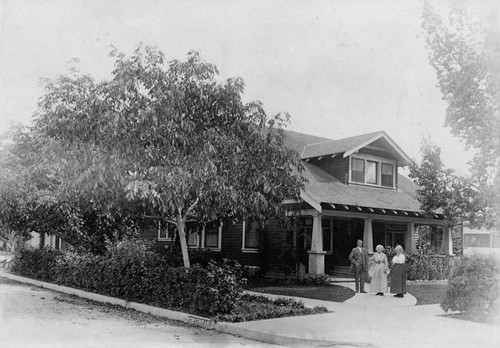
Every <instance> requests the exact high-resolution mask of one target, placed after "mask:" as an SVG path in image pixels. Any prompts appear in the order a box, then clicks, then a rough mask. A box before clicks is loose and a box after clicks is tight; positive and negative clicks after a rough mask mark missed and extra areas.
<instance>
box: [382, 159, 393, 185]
mask: <svg viewBox="0 0 500 348" xmlns="http://www.w3.org/2000/svg"><path fill="white" fill-rule="evenodd" d="M382 186H386V187H393V186H394V166H393V165H392V164H389V163H382Z"/></svg>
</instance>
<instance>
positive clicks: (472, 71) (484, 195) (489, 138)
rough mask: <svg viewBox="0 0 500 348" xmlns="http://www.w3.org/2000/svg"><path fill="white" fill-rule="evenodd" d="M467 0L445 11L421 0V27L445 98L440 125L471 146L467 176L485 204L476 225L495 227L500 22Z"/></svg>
mask: <svg viewBox="0 0 500 348" xmlns="http://www.w3.org/2000/svg"><path fill="white" fill-rule="evenodd" d="M473 5H474V4H473V3H472V2H467V1H453V2H452V3H451V5H450V10H449V15H448V16H447V17H443V16H441V15H439V14H438V13H437V12H436V11H435V10H434V9H433V8H432V7H431V6H430V5H428V4H426V6H425V8H424V12H423V23H422V27H423V29H424V32H425V36H426V41H427V48H428V52H429V60H430V63H431V65H432V66H433V67H434V69H435V70H436V73H437V78H438V83H439V87H440V88H441V92H442V93H443V99H444V100H445V101H446V102H447V104H448V107H447V110H446V121H445V126H449V127H450V128H451V132H452V134H453V135H455V136H458V137H460V138H461V139H463V140H464V141H465V145H466V146H467V147H468V148H470V149H474V150H475V155H474V158H473V160H472V162H471V164H472V165H471V177H470V178H469V180H470V181H471V182H473V183H474V186H476V187H478V188H479V190H480V192H479V195H480V198H479V200H480V201H482V202H483V204H485V206H484V208H485V209H484V216H483V218H482V219H476V222H477V224H478V225H485V226H487V227H491V226H493V225H496V226H497V228H498V227H500V220H499V219H500V216H499V211H500V192H499V191H500V190H499V187H500V177H499V170H498V169H499V165H500V111H499V107H500V49H499V47H500V24H499V23H500V22H499V18H498V13H496V12H495V11H493V9H491V10H492V11H489V12H488V13H485V12H481V11H479V10H478V9H477V8H474V6H473Z"/></svg>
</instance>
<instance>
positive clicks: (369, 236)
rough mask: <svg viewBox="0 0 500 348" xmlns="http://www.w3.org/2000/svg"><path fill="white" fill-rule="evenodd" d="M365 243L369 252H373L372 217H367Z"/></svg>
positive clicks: (364, 232) (364, 234)
mask: <svg viewBox="0 0 500 348" xmlns="http://www.w3.org/2000/svg"><path fill="white" fill-rule="evenodd" d="M363 244H364V247H365V249H366V250H367V251H368V254H373V230H372V219H365V227H364V231H363Z"/></svg>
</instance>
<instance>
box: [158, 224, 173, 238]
mask: <svg viewBox="0 0 500 348" xmlns="http://www.w3.org/2000/svg"><path fill="white" fill-rule="evenodd" d="M165 226H166V228H163V229H162V222H161V220H158V241H160V242H173V241H174V240H175V233H174V234H173V236H171V237H169V232H170V230H169V227H170V224H169V223H167V222H165ZM163 231H165V236H164V237H163V236H162V232H163Z"/></svg>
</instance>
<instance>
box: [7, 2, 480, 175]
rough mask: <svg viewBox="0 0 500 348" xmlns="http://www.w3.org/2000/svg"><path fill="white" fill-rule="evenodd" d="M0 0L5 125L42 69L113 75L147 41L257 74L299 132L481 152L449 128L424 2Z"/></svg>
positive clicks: (31, 100) (22, 113) (230, 70)
mask: <svg viewBox="0 0 500 348" xmlns="http://www.w3.org/2000/svg"><path fill="white" fill-rule="evenodd" d="M443 1H444V0H443ZM0 3H1V7H0V16H1V17H0V20H1V26H0V30H1V31H0V68H1V80H0V133H1V132H2V131H5V129H7V127H8V125H9V124H10V123H11V122H17V121H18V122H23V123H27V122H29V121H30V119H31V116H32V114H33V112H34V110H35V108H36V102H37V100H38V98H39V97H40V96H41V95H42V92H43V91H42V88H41V86H40V83H39V80H40V78H42V77H48V78H54V77H55V76H57V75H58V74H61V73H64V72H65V66H66V63H67V62H68V61H69V60H70V59H71V58H73V57H78V58H79V59H80V60H81V70H82V71H83V72H88V73H90V74H92V75H93V76H94V77H96V78H98V79H101V78H106V77H107V76H109V74H110V72H111V70H112V63H113V61H112V60H111V59H110V58H109V57H108V53H109V51H110V49H111V48H110V47H111V45H114V46H116V47H117V48H118V49H119V50H121V51H124V52H126V53H128V52H131V51H132V50H133V48H134V47H135V46H136V45H137V43H138V42H140V41H142V42H143V43H144V44H148V45H155V46H158V47H159V48H160V49H161V50H162V51H163V52H164V53H165V54H166V56H167V59H172V58H177V59H184V58H185V57H186V53H187V52H188V51H189V50H192V49H194V50H198V51H200V53H201V56H202V59H204V60H206V61H209V62H212V63H215V64H216V65H217V67H218V68H219V71H220V72H221V76H222V77H223V78H227V77H234V76H240V77H242V78H243V79H244V80H245V83H246V92H245V96H244V98H245V100H246V101H250V100H260V101H262V102H263V103H264V107H265V109H266V111H267V113H268V114H275V113H277V112H280V111H287V112H289V113H290V114H291V117H292V124H291V126H290V127H289V128H288V129H290V130H294V131H298V132H304V133H309V134H313V135H318V136H324V137H328V138H333V139H335V138H342V137H347V136H351V135H357V134H362V133H367V132H372V131H378V130H385V131H386V132H387V133H388V134H389V136H391V137H392V138H393V139H394V140H395V141H396V142H397V143H398V144H399V145H400V146H401V147H402V148H403V150H404V151H406V152H407V153H408V154H409V155H410V156H411V157H415V158H418V151H419V145H420V140H421V136H422V134H423V133H427V134H430V135H431V138H432V140H433V141H434V142H435V143H436V144H438V145H439V146H440V147H441V148H442V156H443V160H444V161H445V164H446V165H447V166H448V167H451V168H455V169H456V170H457V172H458V173H459V174H465V168H466V166H465V162H466V161H467V159H468V158H469V157H470V156H468V155H466V154H465V152H464V150H463V146H462V144H461V143H460V142H459V140H458V139H456V138H453V137H452V136H451V135H450V132H449V130H448V129H446V128H444V127H443V124H444V118H445V107H446V105H445V104H444V102H443V101H442V100H441V93H440V91H439V89H438V88H437V87H436V83H437V80H436V78H435V73H434V70H433V69H432V68H431V66H430V65H429V63H428V59H427V52H426V50H425V46H424V39H423V36H422V29H421V26H420V25H421V14H422V7H423V0H422V1H420V0H415V1H409V0H406V1H405V0H377V1H372V0H358V1H353V0H328V1H326V0H325V1H306V0H300V1H298V0H296V1H285V0H283V1H271V0H267V1H251V0H248V1H231V0H227V1H223V0H217V1H216V0H211V1H210V0H209V1H207V0H205V1H180V0H179V1H160V0H158V1H154V0H149V1H140V0H137V1H132V0H106V1H104V0H102V1H101V0H98V1H88V0H85V1H83V0H24V1H23V0H0ZM433 3H434V4H435V2H433ZM439 5H440V6H444V5H445V3H444V2H443V3H439Z"/></svg>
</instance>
